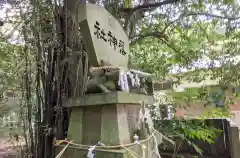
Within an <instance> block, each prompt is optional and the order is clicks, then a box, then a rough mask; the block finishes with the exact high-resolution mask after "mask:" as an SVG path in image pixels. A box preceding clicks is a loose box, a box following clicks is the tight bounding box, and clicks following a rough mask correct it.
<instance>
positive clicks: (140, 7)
mask: <svg viewBox="0 0 240 158" xmlns="http://www.w3.org/2000/svg"><path fill="white" fill-rule="evenodd" d="M181 1H183V0H164V1H162V2H157V3H153V4H147V3H146V4H145V3H144V4H142V5H138V6H136V7H134V8H122V9H120V10H119V11H120V12H124V13H125V14H126V17H125V23H124V30H125V31H127V30H128V27H129V21H130V20H131V18H132V16H133V15H135V13H136V12H141V11H143V10H145V11H146V10H147V11H149V9H153V8H157V7H161V6H163V5H167V4H174V3H177V2H181ZM135 20H136V21H138V20H139V19H135ZM136 21H135V22H136Z"/></svg>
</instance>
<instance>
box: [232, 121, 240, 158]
mask: <svg viewBox="0 0 240 158" xmlns="http://www.w3.org/2000/svg"><path fill="white" fill-rule="evenodd" d="M230 146H231V148H230V149H231V158H239V157H240V142H239V129H238V127H237V126H233V125H231V126H230Z"/></svg>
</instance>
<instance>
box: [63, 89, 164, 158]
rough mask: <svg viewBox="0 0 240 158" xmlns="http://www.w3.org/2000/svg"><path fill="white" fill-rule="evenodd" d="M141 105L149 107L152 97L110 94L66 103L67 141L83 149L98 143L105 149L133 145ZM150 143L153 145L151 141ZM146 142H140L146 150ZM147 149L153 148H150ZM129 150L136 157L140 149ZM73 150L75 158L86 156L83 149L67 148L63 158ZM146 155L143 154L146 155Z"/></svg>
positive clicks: (121, 153) (100, 152) (105, 153)
mask: <svg viewBox="0 0 240 158" xmlns="http://www.w3.org/2000/svg"><path fill="white" fill-rule="evenodd" d="M141 101H145V103H149V104H152V103H153V97H151V96H146V95H139V94H132V93H126V92H110V93H100V94H91V95H86V96H83V97H81V98H76V99H71V100H68V101H66V102H65V103H64V105H65V106H67V107H71V108H72V112H71V116H70V124H69V129H68V140H73V141H74V143H77V144H83V145H95V144H97V142H98V141H101V142H102V143H104V144H105V145H106V146H116V145H120V144H129V143H131V142H133V140H132V138H133V134H134V133H135V132H136V130H137V124H138V117H139V110H140V108H141V106H140V105H141ZM158 138H160V137H158ZM151 140H152V141H153V138H152V139H151ZM149 141H150V140H149ZM149 141H147V142H144V143H146V146H149V145H148V144H149ZM149 147H150V148H153V146H152V145H150V146H149ZM130 148H133V150H136V152H137V153H139V151H138V150H139V149H140V145H133V146H132V147H130ZM75 150H77V151H78V152H77V153H78V154H77V155H78V157H81V156H80V155H81V154H83V155H84V154H86V152H87V149H86V150H83V149H78V148H76V147H74V146H71V145H70V147H69V148H68V149H67V151H66V154H65V155H68V156H69V154H71V153H73V152H72V151H75ZM80 153H81V154H80ZM97 153H98V154H97V155H98V156H97V157H101V156H99V155H103V157H108V158H116V157H119V158H120V157H124V155H126V154H127V153H128V152H126V150H125V149H119V150H112V149H111V150H97ZM149 154H150V153H148V152H147V155H149ZM111 155H112V156H111ZM68 156H67V157H68ZM69 157H74V156H73V155H71V156H69ZM146 158H147V157H146Z"/></svg>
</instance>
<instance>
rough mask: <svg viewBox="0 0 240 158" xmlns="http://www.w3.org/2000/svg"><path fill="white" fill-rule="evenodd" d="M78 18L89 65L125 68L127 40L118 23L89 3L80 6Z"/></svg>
mask: <svg viewBox="0 0 240 158" xmlns="http://www.w3.org/2000/svg"><path fill="white" fill-rule="evenodd" d="M78 16H79V17H78V19H79V25H80V32H81V34H82V35H83V38H84V44H85V46H86V50H87V53H88V58H89V61H90V64H91V65H92V66H99V65H101V63H102V62H103V63H105V65H112V66H116V67H122V68H127V65H128V54H129V40H128V36H127V35H126V33H125V31H124V30H123V28H122V26H121V25H120V23H119V22H118V21H117V20H116V19H115V18H114V17H113V16H112V15H111V14H110V13H108V12H107V10H105V9H104V8H102V7H100V6H98V5H95V4H90V3H83V4H80V7H79V14H78Z"/></svg>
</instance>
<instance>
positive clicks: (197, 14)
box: [182, 12, 240, 20]
mask: <svg viewBox="0 0 240 158" xmlns="http://www.w3.org/2000/svg"><path fill="white" fill-rule="evenodd" d="M201 15H204V16H210V17H213V18H218V19H228V20H238V19H240V17H230V16H221V15H216V14H211V13H205V12H199V13H194V12H189V13H185V14H183V16H182V17H187V16H201Z"/></svg>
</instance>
